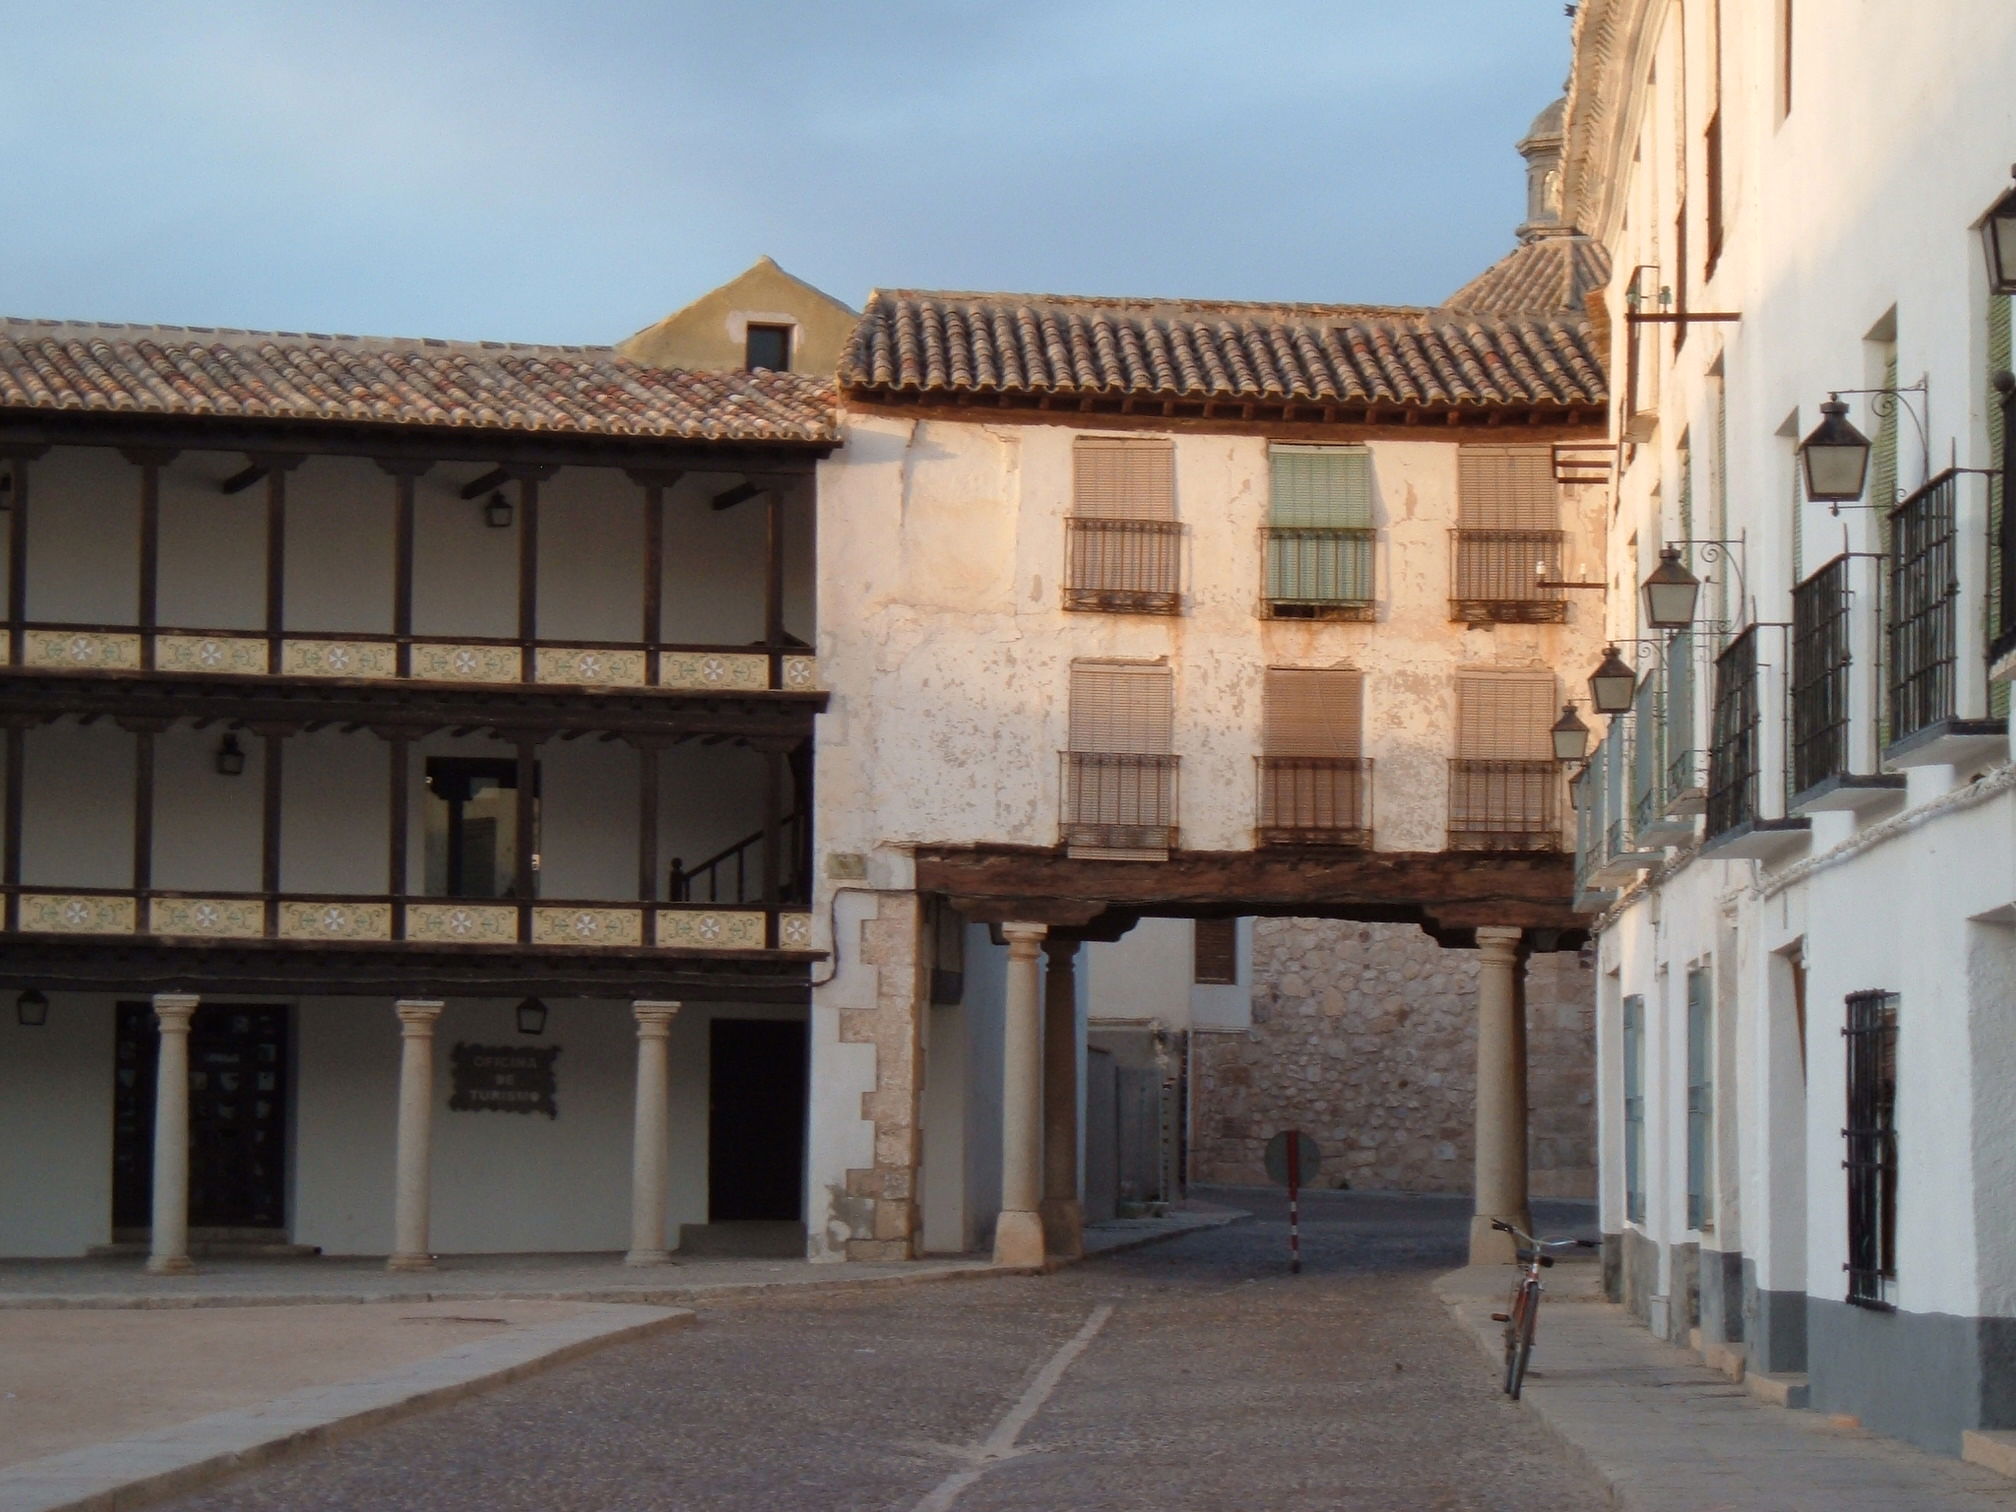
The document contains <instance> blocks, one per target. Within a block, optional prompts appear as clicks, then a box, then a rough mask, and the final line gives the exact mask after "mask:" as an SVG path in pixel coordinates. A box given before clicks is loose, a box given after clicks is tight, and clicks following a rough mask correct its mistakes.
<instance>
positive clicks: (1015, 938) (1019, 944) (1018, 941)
mask: <svg viewBox="0 0 2016 1512" xmlns="http://www.w3.org/2000/svg"><path fill="white" fill-rule="evenodd" d="M1049 932H1050V926H1049V925H1048V924H1028V923H1021V922H1017V923H1012V924H1003V925H1002V926H1001V937H1002V938H1003V939H1004V940H1006V941H1007V942H1008V955H1009V957H1010V958H1011V959H1013V960H1018V961H1033V960H1035V959H1036V950H1037V947H1038V946H1040V945H1041V944H1042V943H1043V937H1044V936H1045V935H1047V934H1048V933H1049Z"/></svg>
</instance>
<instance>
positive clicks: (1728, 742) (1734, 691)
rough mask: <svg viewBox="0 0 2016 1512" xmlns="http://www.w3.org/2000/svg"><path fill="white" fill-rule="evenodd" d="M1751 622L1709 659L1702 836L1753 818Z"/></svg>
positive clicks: (1754, 750) (1754, 760)
mask: <svg viewBox="0 0 2016 1512" xmlns="http://www.w3.org/2000/svg"><path fill="white" fill-rule="evenodd" d="M1757 746H1758V727H1757V627H1756V626H1755V625H1752V626H1751V627H1750V628H1749V629H1748V630H1745V631H1744V632H1743V633H1742V634H1741V635H1739V636H1737V637H1736V639H1734V640H1733V641H1731V642H1730V643H1729V644H1728V646H1727V647H1726V648H1724V650H1723V652H1722V654H1721V655H1720V656H1718V657H1716V658H1715V708H1714V719H1713V723H1712V727H1711V729H1710V731H1709V738H1708V835H1709V837H1710V838H1711V839H1712V838H1713V837H1715V836H1716V835H1720V834H1725V833H1727V832H1728V831H1730V830H1733V829H1735V828H1736V827H1737V826H1738V825H1741V824H1747V823H1749V822H1751V821H1752V820H1754V819H1756V818H1757V766H1758V751H1757Z"/></svg>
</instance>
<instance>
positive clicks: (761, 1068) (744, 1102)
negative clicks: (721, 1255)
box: [707, 1018, 810, 1223]
mask: <svg viewBox="0 0 2016 1512" xmlns="http://www.w3.org/2000/svg"><path fill="white" fill-rule="evenodd" d="M809 1049H810V1041H809V1039H808V1038H807V1033H806V1025H805V1023H804V1021H803V1020H779V1019H726V1018H724V1019H715V1020H714V1022H713V1025H712V1037H711V1041H710V1045H709V1054H710V1058H711V1068H710V1073H709V1095H708V1111H707V1218H708V1221H709V1222H710V1223H722V1222H733V1221H737V1220H746V1219H752V1218H769V1219H789V1220H790V1221H792V1222H796V1221H798V1219H799V1218H801V1217H802V1216H803V1215H804V1211H805V1096H806V1091H807V1083H806V1058H807V1054H808V1051H809Z"/></svg>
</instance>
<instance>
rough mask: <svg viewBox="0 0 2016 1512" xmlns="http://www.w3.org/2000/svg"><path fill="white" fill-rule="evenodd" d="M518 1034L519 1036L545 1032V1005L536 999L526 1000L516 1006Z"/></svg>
mask: <svg viewBox="0 0 2016 1512" xmlns="http://www.w3.org/2000/svg"><path fill="white" fill-rule="evenodd" d="M518 1032H519V1033H520V1034H544V1033H545V1032H546V1005H545V1004H544V1003H542V1002H540V1001H539V999H537V998H536V997H531V998H527V999H525V1001H524V1002H522V1003H520V1004H519V1005H518Z"/></svg>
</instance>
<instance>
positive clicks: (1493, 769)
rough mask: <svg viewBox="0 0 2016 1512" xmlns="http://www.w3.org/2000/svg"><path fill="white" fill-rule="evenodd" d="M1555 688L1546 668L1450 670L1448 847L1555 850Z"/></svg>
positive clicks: (1557, 810)
mask: <svg viewBox="0 0 2016 1512" xmlns="http://www.w3.org/2000/svg"><path fill="white" fill-rule="evenodd" d="M1556 691H1557V690H1556V687H1555V682H1554V674H1553V673H1551V672H1502V671H1483V672H1464V673H1459V674H1458V675H1457V678H1456V754H1455V755H1454V756H1453V757H1452V758H1451V759H1450V762H1449V848H1450V849H1451V850H1512V851H1525V850H1558V849H1559V848H1560V845H1561V833H1560V830H1561V825H1560V817H1559V816H1560V806H1559V796H1560V783H1561V773H1560V767H1559V764H1558V763H1557V762H1556V761H1555V760H1554V742H1553V737H1552V735H1551V733H1550V731H1551V729H1552V726H1553V722H1554V719H1555V716H1556V714H1557V713H1558V707H1559V700H1558V698H1557V697H1556Z"/></svg>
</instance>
